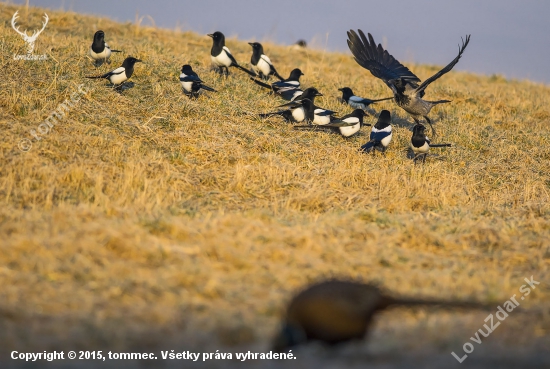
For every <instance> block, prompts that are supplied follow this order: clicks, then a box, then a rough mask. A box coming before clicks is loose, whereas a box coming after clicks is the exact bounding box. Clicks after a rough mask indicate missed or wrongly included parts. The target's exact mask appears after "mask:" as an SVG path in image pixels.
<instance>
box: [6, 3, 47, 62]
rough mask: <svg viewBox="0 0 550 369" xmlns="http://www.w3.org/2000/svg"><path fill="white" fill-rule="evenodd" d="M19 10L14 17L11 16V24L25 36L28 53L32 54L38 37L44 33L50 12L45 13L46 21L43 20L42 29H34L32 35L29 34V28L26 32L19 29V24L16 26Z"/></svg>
mask: <svg viewBox="0 0 550 369" xmlns="http://www.w3.org/2000/svg"><path fill="white" fill-rule="evenodd" d="M18 13H19V10H18V11H16V12H15V14H14V15H13V17H12V18H11V26H12V27H13V29H14V30H15V32H17V33H19V34H20V35H21V37H23V40H25V42H26V43H27V55H30V54H32V52H33V51H34V43H35V42H36V39H37V38H38V36H39V35H40V34H41V33H42V31H44V28H46V24H48V20H49V18H48V14H46V13H44V20H45V21H44V22H42V29H41V30H40V31H34V32H33V33H32V35H30V36H29V35H27V30H25V32H21V31H20V30H19V26H17V27H16V26H15V21H16V20H17V18H19V15H18Z"/></svg>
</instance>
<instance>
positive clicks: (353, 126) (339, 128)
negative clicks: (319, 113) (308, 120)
mask: <svg viewBox="0 0 550 369" xmlns="http://www.w3.org/2000/svg"><path fill="white" fill-rule="evenodd" d="M365 116H367V113H365V112H364V111H363V110H362V109H355V110H354V111H353V112H351V113H350V114H348V115H345V116H343V117H341V118H338V120H339V122H332V123H329V124H325V125H321V126H313V125H307V126H294V128H295V129H312V128H313V129H325V130H329V131H331V132H337V133H340V134H341V135H342V136H344V137H351V136H354V135H355V134H357V132H359V130H360V129H361V127H362V126H370V124H365V123H363V117H365Z"/></svg>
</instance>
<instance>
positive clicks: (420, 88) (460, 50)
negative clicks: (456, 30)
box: [416, 35, 470, 92]
mask: <svg viewBox="0 0 550 369" xmlns="http://www.w3.org/2000/svg"><path fill="white" fill-rule="evenodd" d="M469 42H470V35H467V36H466V40H464V39H462V46H458V55H457V56H456V58H454V59H453V61H452V62H450V63H449V64H447V66H446V67H445V68H443V69H441V70H440V71H439V72H437V73H436V74H434V75H433V76H431V77H430V78H428V79H427V80H425V81H424V82H422V84H421V85H420V86H418V87H417V88H416V92H421V91H424V90H425V89H426V87H428V85H429V84H430V83H432V82H433V81H435V80H436V79H438V78H439V77H441V76H442V75H444V74H445V73H447V72H450V70H451V69H453V67H454V66H455V65H456V63H458V61H459V60H460V57H461V56H462V53H463V52H464V49H466V46H468V43H469Z"/></svg>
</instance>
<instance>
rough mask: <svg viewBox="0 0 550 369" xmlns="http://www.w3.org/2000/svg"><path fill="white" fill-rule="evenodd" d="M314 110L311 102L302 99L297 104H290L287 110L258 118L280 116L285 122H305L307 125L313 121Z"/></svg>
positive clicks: (261, 115) (265, 114)
mask: <svg viewBox="0 0 550 369" xmlns="http://www.w3.org/2000/svg"><path fill="white" fill-rule="evenodd" d="M314 110H315V106H314V105H313V102H312V101H311V100H309V99H304V100H302V101H301V102H300V103H299V104H292V105H291V106H290V108H289V109H287V110H281V111H276V112H272V113H264V114H260V118H268V117H271V116H274V115H280V116H282V117H283V118H284V119H285V120H286V121H287V122H292V123H301V122H304V121H305V122H307V123H311V122H313V120H314Z"/></svg>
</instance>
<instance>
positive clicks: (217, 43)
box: [207, 31, 256, 77]
mask: <svg viewBox="0 0 550 369" xmlns="http://www.w3.org/2000/svg"><path fill="white" fill-rule="evenodd" d="M207 36H209V37H212V49H211V50H210V59H212V64H213V65H214V67H216V68H218V72H219V73H220V74H225V75H226V76H227V75H229V67H236V68H239V69H240V70H242V71H243V72H245V73H248V74H249V75H251V76H253V77H255V76H256V74H255V73H252V72H251V71H249V70H248V69H246V68H243V67H241V66H240V65H239V63H237V61H236V60H235V58H234V57H233V55H231V51H229V48H228V47H227V46H225V36H224V35H223V33H221V32H219V31H216V32H214V33H209V34H208V35H207Z"/></svg>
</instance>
